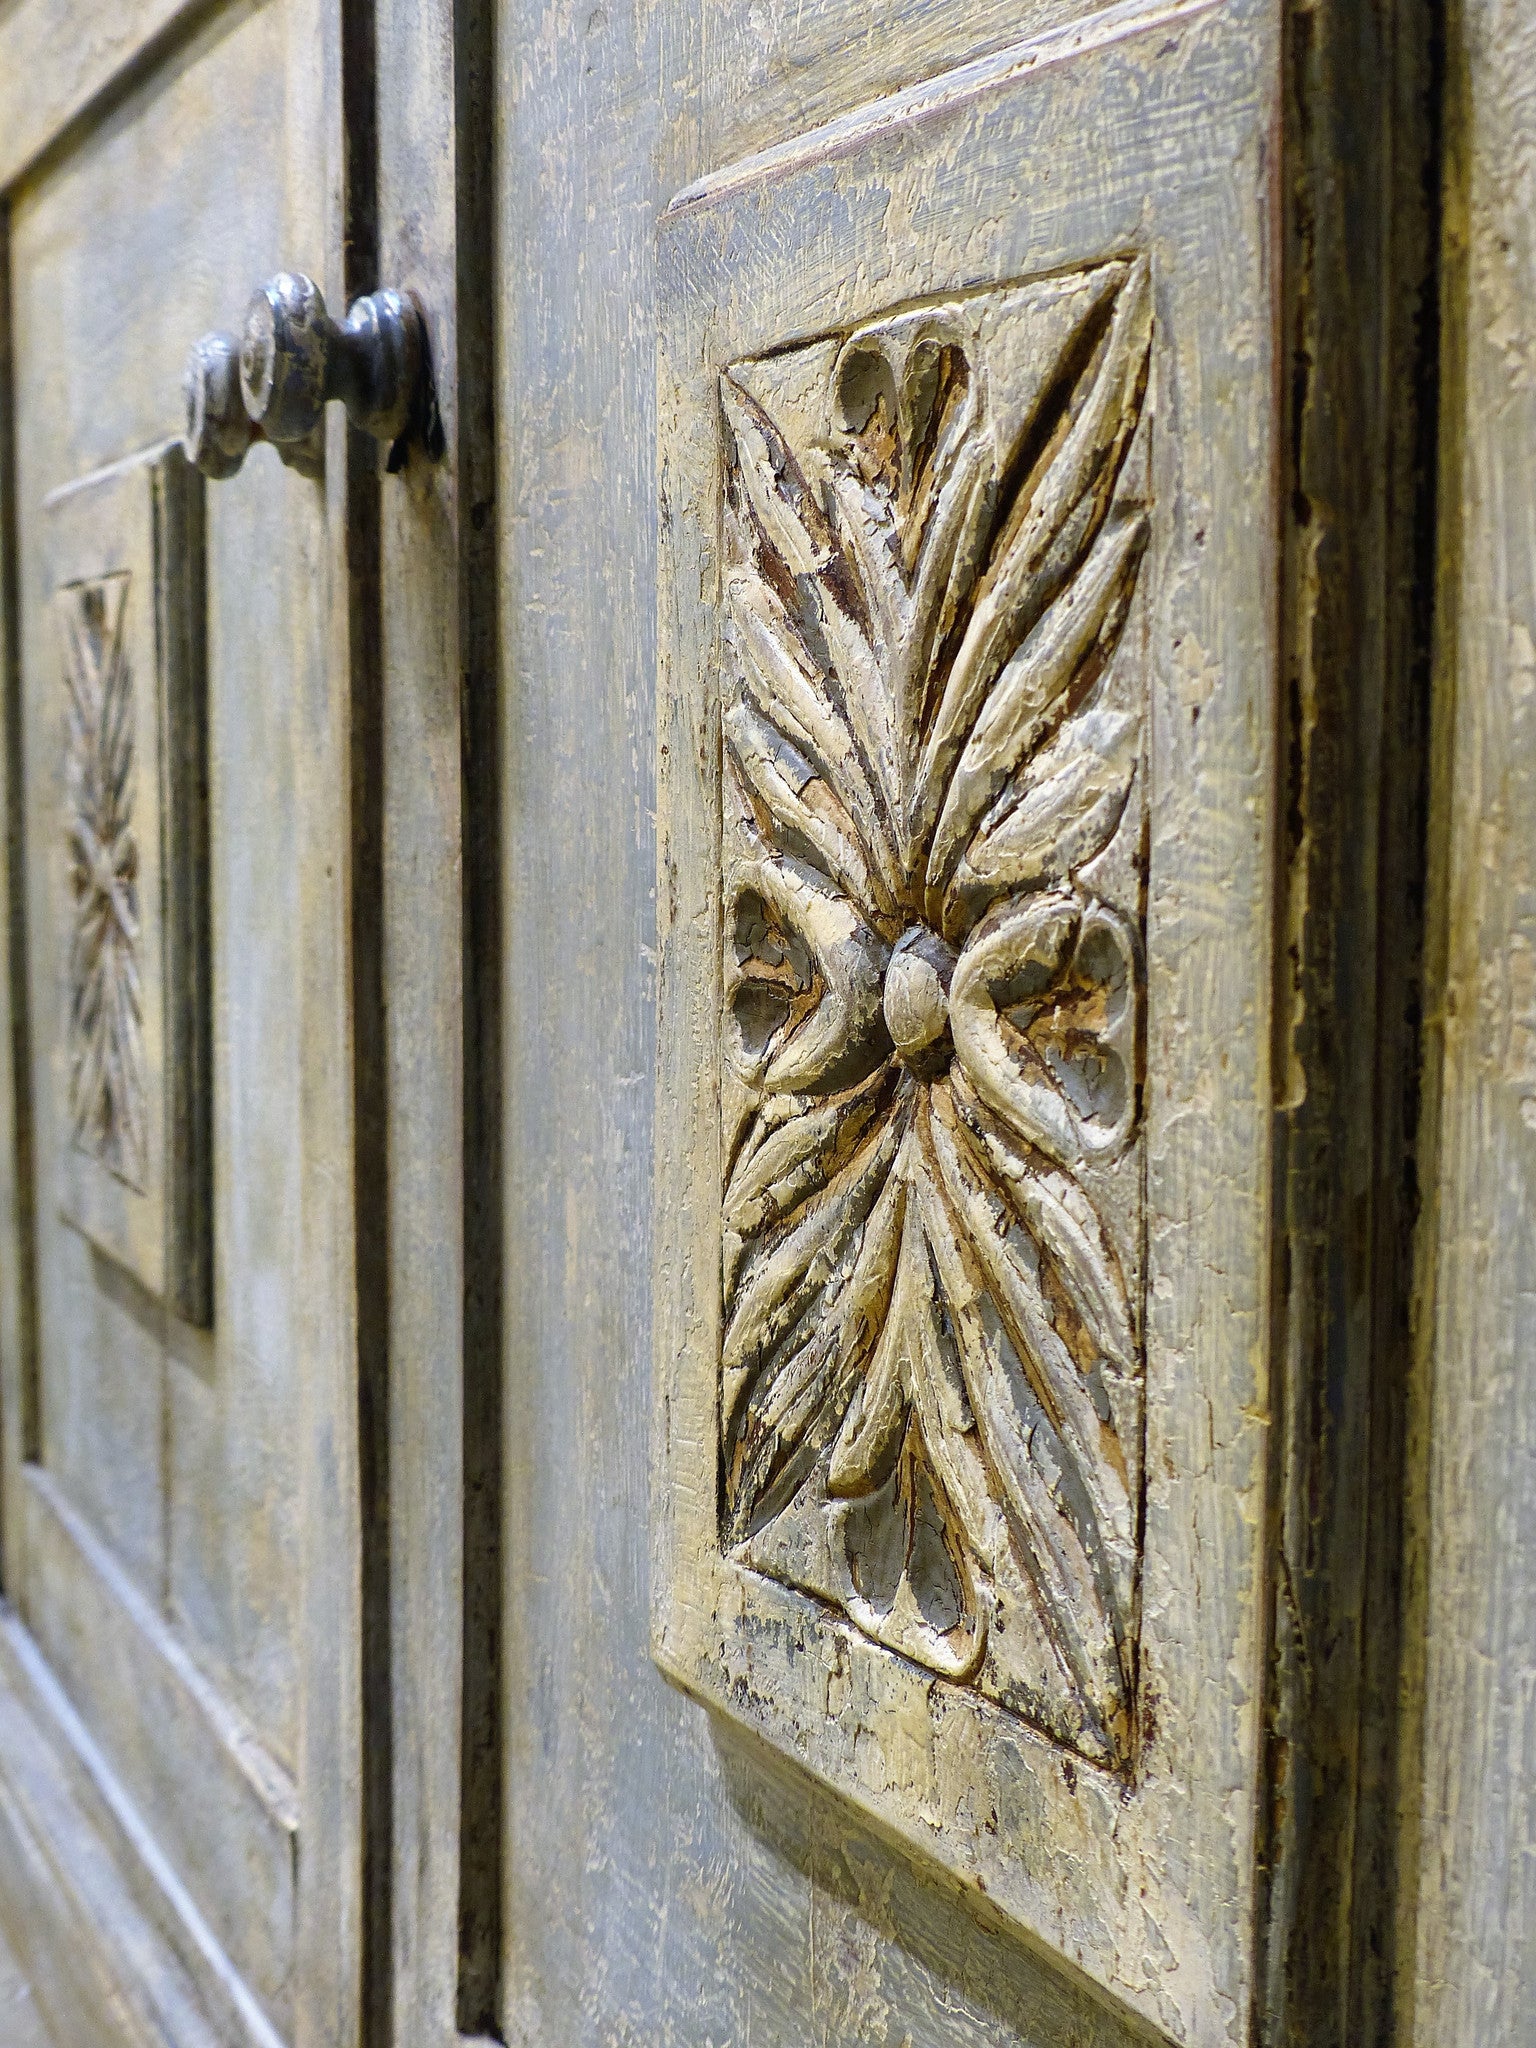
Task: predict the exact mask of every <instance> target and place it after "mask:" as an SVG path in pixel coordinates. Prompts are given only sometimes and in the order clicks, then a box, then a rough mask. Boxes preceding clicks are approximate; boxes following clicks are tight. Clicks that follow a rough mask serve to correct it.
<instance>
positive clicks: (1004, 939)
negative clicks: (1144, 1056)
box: [949, 891, 1137, 1166]
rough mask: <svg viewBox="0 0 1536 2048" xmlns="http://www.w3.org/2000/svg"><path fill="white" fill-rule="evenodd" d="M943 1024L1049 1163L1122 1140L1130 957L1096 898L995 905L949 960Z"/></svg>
mask: <svg viewBox="0 0 1536 2048" xmlns="http://www.w3.org/2000/svg"><path fill="white" fill-rule="evenodd" d="M949 1020H950V1028H951V1030H952V1031H953V1033H954V1040H955V1051H956V1054H957V1056H958V1058H959V1061H960V1064H961V1066H962V1068H963V1070H964V1073H965V1075H966V1078H967V1079H968V1080H969V1081H970V1083H971V1085H972V1086H973V1087H974V1088H975V1090H976V1093H977V1094H978V1095H979V1096H980V1097H981V1099H982V1101H983V1102H985V1103H986V1104H987V1105H988V1107H989V1108H991V1109H993V1110H994V1111H995V1112H996V1113H997V1114H998V1115H999V1116H1000V1117H1001V1118H1002V1119H1003V1121H1004V1122H1005V1123H1006V1124H1007V1125H1008V1126H1009V1127H1010V1128H1011V1129H1012V1130H1013V1131H1014V1133H1015V1134H1016V1135H1017V1136H1019V1137H1021V1138H1023V1139H1025V1140H1026V1141H1027V1142H1028V1143H1029V1144H1031V1145H1035V1146H1038V1148H1039V1149H1040V1150H1041V1151H1042V1152H1044V1153H1045V1154H1046V1155H1047V1156H1048V1157H1049V1158H1051V1159H1053V1160H1055V1161H1057V1162H1058V1163H1060V1164H1062V1165H1065V1166H1072V1165H1076V1164H1078V1163H1079V1162H1080V1161H1081V1160H1084V1159H1096V1158H1107V1157H1109V1156H1110V1155H1112V1154H1113V1153H1114V1152H1116V1151H1117V1150H1119V1148H1120V1147H1121V1146H1122V1145H1124V1143H1125V1142H1126V1140H1127V1139H1128V1138H1129V1136H1130V1133H1131V1129H1132V1126H1133V1124H1134V1122H1135V1115H1136V1026H1137V1008H1136V970H1135V954H1134V946H1133V942H1132V939H1131V936H1130V933H1129V930H1128V929H1127V927H1126V925H1125V922H1124V920H1123V919H1122V918H1120V917H1119V916H1117V915H1116V913H1115V912H1114V911H1112V910H1110V909H1109V908H1108V907H1107V906H1106V905H1104V904H1101V903H1093V904H1090V905H1089V906H1088V907H1087V908H1086V910H1084V909H1082V908H1081V906H1080V905H1079V903H1078V901H1077V899H1076V898H1075V897H1073V896H1071V895H1068V894H1064V893H1062V892H1059V891H1051V892H1042V893H1040V894H1038V895H1033V896H1023V897H1016V898H1013V899H1011V900H1010V901H1008V902H1006V903H1001V904H999V905H997V907H996V908H995V909H994V910H992V911H990V912H989V913H988V914H987V916H986V917H985V918H983V919H982V921H981V923H980V924H979V925H978V926H977V927H976V929H975V931H974V932H973V933H972V934H971V937H970V938H969V939H968V940H967V942H966V945H965V948H964V950H963V951H962V952H961V955H960V958H959V960H958V961H957V962H956V965H955V972H954V977H953V980H952V981H951V984H950V991H949Z"/></svg>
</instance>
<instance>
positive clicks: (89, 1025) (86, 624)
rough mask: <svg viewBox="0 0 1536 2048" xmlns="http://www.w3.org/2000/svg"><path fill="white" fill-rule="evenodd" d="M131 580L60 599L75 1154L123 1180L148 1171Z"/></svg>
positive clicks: (137, 1179)
mask: <svg viewBox="0 0 1536 2048" xmlns="http://www.w3.org/2000/svg"><path fill="white" fill-rule="evenodd" d="M127 596H128V578H127V576H126V575H118V576H107V577H103V578H102V579H101V580H99V581H97V582H90V583H78V584H72V585H70V586H69V587H68V588H67V589H65V590H63V591H62V592H61V593H60V597H59V602H60V605H61V607H62V611H63V620H64V640H65V663H64V679H65V685H66V689H67V692H68V696H67V709H66V717H65V753H64V763H65V768H64V779H65V801H66V806H67V819H66V829H67V836H68V850H69V883H70V896H71V903H72V911H73V921H72V925H71V930H70V941H69V961H68V977H69V984H68V985H69V1076H70V1115H71V1120H72V1123H73V1135H74V1142H75V1144H76V1145H78V1146H79V1147H80V1148H81V1150H82V1151H85V1152H88V1153H89V1154H91V1156H92V1157H93V1158H96V1159H99V1160H100V1161H101V1163H102V1164H103V1165H104V1166H106V1167H107V1168H108V1169H109V1170H110V1171H111V1172H112V1173H114V1174H116V1175H117V1177H118V1178H119V1179H120V1180H123V1181H126V1182H127V1183H128V1184H129V1185H130V1186H133V1187H142V1186H143V1184H144V1180H145V1177H146V1173H147V1170H148V1140H149V1132H148V1107H147V1100H146V1093H145V1075H144V1027H143V995H142V989H141V985H140V972H139V896H138V871H139V850H138V841H137V838H136V836H135V829H134V822H133V795H134V775H135V758H134V748H135V734H134V699H133V678H132V676H131V674H130V672H129V665H128V657H127V651H126V648H125V645H124V637H123V618H124V612H125V610H126V606H127Z"/></svg>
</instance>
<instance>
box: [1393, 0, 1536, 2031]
mask: <svg viewBox="0 0 1536 2048" xmlns="http://www.w3.org/2000/svg"><path fill="white" fill-rule="evenodd" d="M1448 47H1449V55H1450V82H1449V96H1448V107H1447V117H1448V118H1447V164H1446V173H1447V179H1446V191H1445V206H1446V212H1445V235H1446V240H1445V262H1446V276H1445V288H1444V300H1443V303H1444V326H1443V337H1442V338H1443V348H1444V352H1445V353H1444V363H1445V371H1446V374H1445V381H1444V385H1443V404H1444V417H1443V431H1442V441H1441V447H1442V470H1441V479H1440V489H1441V544H1442V559H1441V586H1440V603H1441V616H1440V620H1439V623H1438V638H1439V653H1438V660H1437V692H1438V696H1439V704H1438V712H1437V718H1438V734H1437V759H1436V764H1435V765H1436V776H1437V782H1436V796H1437V806H1436V814H1437V822H1438V828H1439V832H1438V836H1439V847H1438V852H1439V857H1440V872H1439V874H1438V877H1437V881H1438V887H1439V891H1440V904H1439V909H1440V914H1441V916H1442V917H1443V919H1444V931H1445V937H1444V946H1445V953H1444V960H1443V972H1444V994H1443V1007H1442V1009H1441V1011H1440V1014H1439V1015H1438V1016H1437V1017H1436V1018H1434V1019H1433V1022H1434V1024H1435V1025H1436V1026H1437V1027H1438V1029H1437V1031H1436V1033H1435V1036H1434V1038H1432V1040H1431V1045H1432V1047H1433V1045H1434V1042H1435V1038H1438V1041H1439V1043H1440V1045H1441V1046H1442V1047H1443V1055H1442V1057H1443V1068H1442V1073H1441V1078H1440V1105H1439V1124H1440V1138H1439V1159H1438V1173H1437V1178H1436V1180H1435V1182H1434V1184H1433V1189H1432V1202H1431V1205H1430V1209H1429V1225H1428V1228H1427V1230H1426V1236H1425V1246H1426V1250H1425V1259H1426V1280H1427V1283H1428V1286H1429V1288H1430V1290H1431V1291H1430V1293H1429V1295H1428V1296H1427V1301H1426V1320H1425V1325H1424V1329H1423V1331H1422V1337H1423V1340H1424V1342H1425V1344H1426V1346H1427V1348H1428V1352H1429V1356H1428V1359H1427V1364H1426V1369H1425V1373H1424V1376H1423V1384H1422V1390H1421V1391H1422V1400H1421V1407H1420V1411H1419V1414H1418V1417H1417V1425H1418V1427H1417V1436H1418V1452H1419V1456H1420V1457H1421V1458H1422V1459H1423V1460H1424V1461H1425V1462H1426V1465H1427V1480H1426V1487H1425V1494H1424V1498H1423V1502H1422V1525H1421V1527H1420V1530H1419V1532H1418V1535H1419V1544H1420V1570H1421V1572H1422V1575H1423V1580H1422V1585H1423V1594H1422V1601H1423V1604H1422V1613H1421V1617H1420V1618H1421V1623H1422V1628H1423V1635H1424V1642H1425V1649H1424V1665H1423V1686H1424V1720H1423V1729H1422V1757H1421V1775H1422V1794H1421V1797H1420V1799H1419V1800H1418V1801H1417V1802H1416V1804H1417V1811H1416V1812H1412V1810H1411V1809H1412V1804H1413V1803H1415V1802H1413V1800H1412V1792H1411V1791H1410V1803H1411V1804H1410V1811H1411V1820H1412V1825H1411V1828H1410V1836H1409V1839H1410V1842H1411V1843H1412V1844H1413V1845H1414V1846H1415V1847H1416V1849H1417V1875H1418V1888H1417V1925H1416V1930H1415V1934H1414V1939H1413V1941H1412V1943H1411V1944H1407V1943H1405V1951H1406V1952H1405V1954H1404V1957H1403V1970H1404V1979H1405V1987H1404V1988H1405V1998H1404V2020H1405V2023H1406V2024H1410V2025H1411V2027H1412V2030H1413V2031H1412V2038H1413V2040H1414V2041H1415V2042H1419V2043H1423V2044H1424V2048H1431V2044H1438V2043H1441V2042H1446V2043H1455V2044H1456V2048H1484V2044H1487V2048H1493V2044H1494V2043H1503V2042H1513V2041H1523V2040H1528V2039H1530V2038H1532V2036H1533V2035H1536V1599H1533V1597H1532V1586H1533V1572H1536V1377H1533V1374H1532V1359H1533V1357H1536V1296H1533V1292H1532V1277H1531V1276H1532V1272H1533V1270H1536V488H1533V483H1532V476H1533V468H1532V464H1533V460H1536V316H1533V299H1532V279H1533V277H1536V99H1533V96H1532V83H1531V81H1532V77H1533V75H1536V74H1533V66H1536V22H1533V20H1532V18H1531V15H1530V13H1529V11H1528V10H1527V9H1524V8H1522V7H1519V6H1516V5H1508V4H1501V0H1486V4H1483V0H1479V4H1473V5H1467V6H1459V7H1457V8H1455V9H1453V10H1452V14H1451V17H1450V33H1449V44H1448ZM1431 1304H1432V1306H1430V1305H1431Z"/></svg>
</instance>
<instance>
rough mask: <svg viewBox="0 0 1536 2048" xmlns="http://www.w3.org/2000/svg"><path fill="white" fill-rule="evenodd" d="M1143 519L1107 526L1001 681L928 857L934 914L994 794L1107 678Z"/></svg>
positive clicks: (935, 916)
mask: <svg viewBox="0 0 1536 2048" xmlns="http://www.w3.org/2000/svg"><path fill="white" fill-rule="evenodd" d="M1146 538H1147V522H1146V520H1145V519H1144V518H1142V517H1140V516H1139V515H1138V516H1137V517H1135V518H1133V519H1127V520H1123V521H1121V522H1120V523H1119V524H1118V525H1112V526H1109V527H1107V528H1106V529H1105V530H1104V531H1103V532H1102V533H1101V534H1100V535H1099V538H1098V540H1097V541H1096V542H1095V544H1094V547H1093V549H1092V551H1091V553H1090V554H1089V556H1088V559H1087V561H1086V562H1085V563H1084V565H1083V567H1082V569H1081V571H1080V572H1079V574H1078V575H1077V576H1076V577H1075V578H1074V579H1073V581H1072V582H1071V583H1070V584H1069V585H1068V587H1067V588H1066V590H1064V591H1063V592H1062V594H1061V596H1060V597H1058V598H1057V600H1056V602H1055V603H1054V604H1053V605H1052V606H1051V607H1050V609H1049V610H1048V611H1047V612H1046V614H1045V616H1044V618H1043V619H1042V620H1041V621H1040V623H1039V625H1038V626H1037V627H1036V628H1035V630H1034V631H1033V632H1032V633H1031V634H1030V636H1029V638H1028V639H1027V640H1026V641H1025V642H1024V644H1023V645H1022V646H1021V647H1020V648H1019V649H1018V651H1017V653H1016V654H1014V655H1013V657H1012V658H1011V660H1010V661H1009V663H1008V665H1007V667H1006V668H1005V669H1004V670H1003V672H1002V674H1001V676H999V678H998V680H997V684H996V686H995V688H994V689H993V691H992V694H991V695H990V696H989V697H988V699H987V702H986V704H985V705H984V707H983V709H982V711H981V715H980V716H979V717H978V719H977V720H976V724H975V726H974V728H973V730H972V732H971V735H970V738H969V739H968V740H967V741H966V743H965V746H964V748H963V749H962V750H961V754H960V759H959V761H958V762H957V764H956V766H955V771H954V774H953V776H952V777H951V778H950V784H949V789H948V791H947V793H946V795H945V798H944V805H943V809H942V810H941V811H940V813H939V821H938V824H937V825H936V826H935V828H934V835H933V846H932V850H931V851H930V853H929V856H928V905H929V916H930V917H931V918H932V920H933V921H934V923H938V922H939V918H940V913H941V908H942V904H943V900H944V890H945V886H946V884H947V883H948V881H949V879H950V877H951V875H952V874H953V873H954V871H955V868H956V867H957V866H958V864H959V861H960V857H961V855H962V854H963V853H964V851H965V849H966V846H967V844H968V843H969V841H970V839H971V836H972V834H973V833H974V832H975V830H976V828H977V826H978V825H979V824H980V823H981V820H982V818H983V816H984V815H985V813H986V811H987V809H988V807H989V806H990V804H991V803H992V800H993V798H994V797H996V796H997V794H998V792H999V791H1000V790H1001V789H1002V788H1003V787H1004V785H1005V784H1006V783H1007V782H1008V780H1009V778H1010V777H1011V776H1012V775H1013V773H1014V772H1015V770H1016V769H1017V768H1019V766H1020V765H1021V764H1022V763H1023V762H1025V761H1026V760H1028V758H1029V756H1030V755H1031V754H1033V753H1034V752H1035V751H1036V749H1037V748H1038V747H1039V745H1040V743H1041V741H1042V740H1043V739H1044V738H1045V736H1046V735H1047V733H1048V732H1049V731H1050V730H1051V728H1052V726H1053V725H1055V724H1056V723H1057V722H1058V721H1059V720H1060V719H1061V717H1062V715H1063V714H1064V713H1065V712H1066V711H1067V709H1068V708H1069V707H1070V705H1071V702H1072V700H1073V697H1074V696H1075V697H1076V698H1077V699H1078V700H1079V701H1081V698H1082V696H1083V694H1084V693H1085V691H1086V690H1087V689H1089V688H1091V686H1092V684H1093V683H1094V682H1095V681H1096V680H1097V678H1098V676H1099V675H1100V673H1101V672H1102V670H1103V668H1104V667H1105V665H1106V663H1107V662H1108V660H1109V657H1110V655H1111V654H1112V653H1113V651H1114V647H1115V643H1116V641H1117V640H1118V639H1119V637H1120V630H1121V627H1122V626H1123V625H1124V623H1125V616H1126V612H1127V610H1128V608H1129V606H1130V601H1131V592H1132V589H1133V588H1134V585H1135V581H1136V569H1137V565H1138V564H1139V563H1140V560H1141V554H1142V549H1143V548H1144V547H1145V545H1146Z"/></svg>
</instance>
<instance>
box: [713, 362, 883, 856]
mask: <svg viewBox="0 0 1536 2048" xmlns="http://www.w3.org/2000/svg"><path fill="white" fill-rule="evenodd" d="M720 390H721V402H722V405H723V408H724V411H725V416H726V420H727V423H728V425H729V427H730V429H731V431H732V434H733V435H734V437H735V454H736V463H735V470H734V479H735V481H734V485H733V489H732V491H731V494H730V499H729V502H728V505H727V520H726V557H727V562H728V564H729V569H728V574H727V578H726V598H727V611H728V614H729V617H730V620H731V625H732V629H733V632H732V638H733V640H734V642H735V647H736V653H737V659H738V665H739V666H740V667H741V671H742V676H743V681H744V682H745V683H746V685H747V687H748V688H749V689H750V690H752V691H753V693H754V694H755V696H756V698H757V703H758V709H759V710H760V711H761V712H762V713H763V715H764V716H765V717H767V718H768V719H770V720H771V721H772V722H773V723H774V724H776V725H779V727H780V729H781V730H783V731H784V732H785V733H786V736H787V737H789V738H790V739H799V738H801V737H802V736H803V738H804V740H805V741H807V742H808V743H809V747H810V751H811V757H812V758H813V759H814V760H815V761H816V762H817V764H818V765H819V766H820V767H821V768H822V770H823V771H824V772H825V773H826V774H827V775H828V776H829V778H830V780H831V783H832V787H833V789H834V791H835V792H836V794H837V796H838V798H839V800H840V801H841V802H842V804H843V805H844V807H845V808H846V809H847V811H848V812H849V814H850V815H851V816H852V817H853V818H854V819H855V821H856V822H857V824H858V827H859V831H860V834H861V836H862V838H863V842H864V849H865V851H866V853H867V854H868V856H869V857H870V859H871V860H872V862H873V863H874V864H875V865H876V866H877V867H879V868H880V869H881V871H882V873H883V874H884V875H885V877H886V880H887V883H888V884H891V885H894V881H895V862H894V856H893V852H892V843H891V835H890V831H889V826H888V823H887V817H888V814H889V808H890V802H891V797H890V785H891V782H892V778H893V777H894V774H895V758H894V753H893V739H892V727H891V714H890V699H889V693H888V691H887V689H886V688H885V686H884V677H883V674H882V667H881V663H880V662H879V660H878V659H877V657H876V653H875V650H874V649H873V648H872V647H871V646H870V644H869V637H868V621H867V619H866V618H864V617H863V616H862V613H863V609H864V602H865V600H864V593H863V592H861V590H860V589H859V587H858V586H857V584H856V583H855V582H854V581H853V580H852V579H851V578H850V576H849V573H848V567H847V563H846V561H845V560H844V557H843V554H842V551H841V549H840V548H839V547H838V546H836V545H834V541H833V535H832V530H831V527H830V525H829V524H828V522H827V519H826V515H825V514H824V513H823V511H822V509H821V506H820V504H819V502H818V490H817V488H816V487H813V481H812V479H811V478H809V477H808V476H807V475H806V473H805V471H804V470H803V469H802V468H801V466H800V464H799V463H798V462H797V461H796V459H795V457H794V455H793V454H792V452H791V451H790V449H789V447H788V445H787V444H786V443H785V441H784V440H783V437H782V436H781V435H780V433H779V431H778V429H777V428H776V427H775V425H774V424H773V422H772V421H771V420H770V419H769V417H768V415H767V414H766V413H765V412H764V411H763V410H762V408H761V407H760V406H759V405H758V404H757V403H756V401H755V400H754V399H753V398H752V397H751V395H750V394H749V393H748V392H747V391H745V390H744V389H743V388H742V387H741V386H740V385H739V384H738V383H737V382H736V381H735V379H734V378H732V377H730V376H726V377H723V378H722V379H721V383H720ZM829 678H830V679H834V680H833V682H832V686H829ZM786 714H787V719H788V721H789V722H788V723H787V724H786V723H785V716H786ZM872 767H873V768H874V769H875V770H876V771H877V772H876V775H875V779H874V780H872V779H871V768H872ZM877 783H883V784H884V785H885V786H884V788H883V789H882V790H881V792H880V793H879V794H878V795H877Z"/></svg>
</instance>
